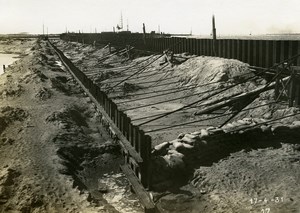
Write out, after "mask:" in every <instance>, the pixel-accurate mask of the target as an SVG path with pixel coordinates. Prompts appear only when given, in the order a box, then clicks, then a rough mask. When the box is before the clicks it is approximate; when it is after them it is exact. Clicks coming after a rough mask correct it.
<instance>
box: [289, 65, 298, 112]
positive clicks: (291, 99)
mask: <svg viewBox="0 0 300 213" xmlns="http://www.w3.org/2000/svg"><path fill="white" fill-rule="evenodd" d="M298 96H299V94H298ZM298 99H299V98H298ZM294 100H295V74H294V69H293V68H292V73H291V79H290V86H289V107H292V106H294Z"/></svg>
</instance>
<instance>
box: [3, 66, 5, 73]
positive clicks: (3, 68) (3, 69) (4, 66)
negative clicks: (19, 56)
mask: <svg viewBox="0 0 300 213" xmlns="http://www.w3.org/2000/svg"><path fill="white" fill-rule="evenodd" d="M3 72H5V64H3Z"/></svg>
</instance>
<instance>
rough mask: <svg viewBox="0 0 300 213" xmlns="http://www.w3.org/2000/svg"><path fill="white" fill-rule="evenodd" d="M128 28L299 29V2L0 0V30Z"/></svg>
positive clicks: (208, 30) (170, 30)
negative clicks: (213, 16)
mask: <svg viewBox="0 0 300 213" xmlns="http://www.w3.org/2000/svg"><path fill="white" fill-rule="evenodd" d="M121 11H122V14H123V24H124V27H125V28H126V25H127V20H128V24H129V30H131V31H134V32H141V31H142V23H143V22H144V23H145V24H146V31H148V32H149V31H151V30H155V31H157V30H158V25H160V30H161V31H162V32H166V33H190V31H191V30H192V32H193V34H195V35H208V34H210V33H211V16H212V14H215V16H216V28H217V34H218V35H248V34H249V33H250V32H252V34H266V33H297V32H298V33H300V2H299V0H48V1H46V0H0V33H19V32H30V33H42V30H43V28H42V26H43V23H44V25H45V32H46V29H47V27H48V31H49V33H61V32H64V31H66V27H67V28H68V30H69V31H77V32H78V30H83V31H84V32H91V31H93V32H94V31H95V28H97V31H98V32H100V31H111V30H112V28H113V26H116V25H117V24H118V23H120V14H121Z"/></svg>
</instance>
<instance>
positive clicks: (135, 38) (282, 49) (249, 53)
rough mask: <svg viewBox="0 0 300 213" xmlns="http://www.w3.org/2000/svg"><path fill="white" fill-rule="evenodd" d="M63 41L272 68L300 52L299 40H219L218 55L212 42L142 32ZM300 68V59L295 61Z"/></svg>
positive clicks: (70, 36) (70, 37)
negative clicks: (186, 55)
mask: <svg viewBox="0 0 300 213" xmlns="http://www.w3.org/2000/svg"><path fill="white" fill-rule="evenodd" d="M61 39H64V40H68V41H77V42H84V43H88V44H93V43H94V41H95V43H97V44H107V43H109V42H110V43H112V44H114V45H118V46H125V45H127V44H129V45H132V46H134V47H136V48H138V49H143V50H149V51H154V52H162V51H163V50H166V49H171V50H173V51H174V53H182V52H189V53H191V54H195V55H199V56H200V55H205V56H217V57H223V58H232V59H238V60H240V61H243V62H246V63H249V64H250V65H252V66H258V67H271V66H273V65H274V64H275V63H279V62H282V61H283V60H285V59H288V58H291V57H292V56H294V55H296V54H299V53H300V41H297V40H243V39H217V41H216V55H214V51H213V40H212V39H196V38H180V37H153V36H152V35H151V34H146V36H145V39H143V34H139V33H123V34H122V33H98V34H95V33H94V34H89V33H86V34H83V33H80V34H79V33H78V34H75V33H68V34H62V35H61ZM293 64H294V65H295V66H300V58H299V57H298V59H295V61H294V62H293Z"/></svg>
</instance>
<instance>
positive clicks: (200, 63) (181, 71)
mask: <svg viewBox="0 0 300 213" xmlns="http://www.w3.org/2000/svg"><path fill="white" fill-rule="evenodd" d="M175 73H176V74H177V75H180V76H181V80H182V81H183V82H185V83H186V84H199V85H201V84H206V83H211V82H224V81H225V82H226V81H228V80H229V79H233V80H235V79H239V77H242V78H245V76H248V77H249V75H251V71H250V69H249V65H248V64H245V63H243V62H241V61H238V60H234V59H224V58H216V57H202V56H200V57H195V58H191V59H189V60H187V61H186V62H184V63H182V64H181V65H179V66H178V67H177V68H175ZM248 74H249V75H248Z"/></svg>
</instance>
